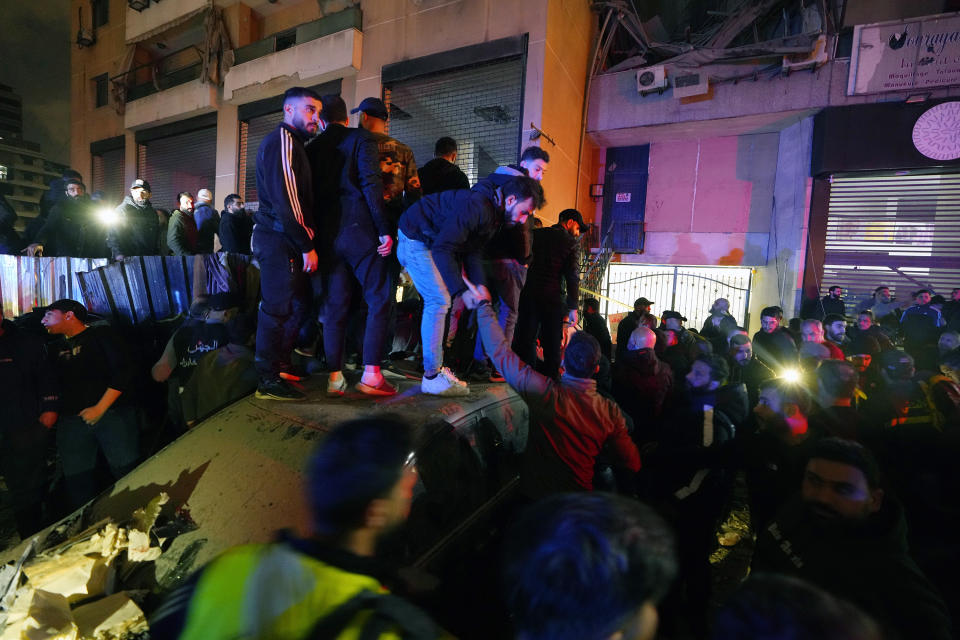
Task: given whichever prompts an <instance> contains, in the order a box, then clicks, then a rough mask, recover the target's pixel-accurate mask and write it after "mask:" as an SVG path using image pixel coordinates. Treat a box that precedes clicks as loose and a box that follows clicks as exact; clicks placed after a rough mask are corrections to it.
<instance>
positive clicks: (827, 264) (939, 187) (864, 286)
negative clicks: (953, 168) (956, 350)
mask: <svg viewBox="0 0 960 640" xmlns="http://www.w3.org/2000/svg"><path fill="white" fill-rule="evenodd" d="M825 249H826V253H825V257H824V269H823V282H822V283H821V284H822V286H821V289H822V291H821V295H825V294H826V288H827V287H830V286H834V285H839V286H841V287H843V289H844V297H845V299H846V300H847V304H848V306H847V312H848V313H851V312H853V311H854V308H855V305H856V304H857V303H858V302H859V301H860V300H863V299H866V298H869V297H870V295H871V294H872V293H873V290H874V289H875V288H876V287H878V286H881V285H887V286H889V287H890V290H891V293H893V294H894V295H895V296H896V297H897V298H898V299H900V300H905V299H908V298H909V296H910V293H911V292H912V291H914V290H916V289H920V288H929V289H932V290H933V291H935V292H936V293H940V294H943V295H945V296H948V295H949V293H950V290H951V289H952V288H954V287H956V286H958V283H960V174H920V175H916V174H915V175H890V174H887V175H871V176H862V175H835V176H833V177H832V179H831V187H830V208H829V212H828V217H827V237H826V246H825Z"/></svg>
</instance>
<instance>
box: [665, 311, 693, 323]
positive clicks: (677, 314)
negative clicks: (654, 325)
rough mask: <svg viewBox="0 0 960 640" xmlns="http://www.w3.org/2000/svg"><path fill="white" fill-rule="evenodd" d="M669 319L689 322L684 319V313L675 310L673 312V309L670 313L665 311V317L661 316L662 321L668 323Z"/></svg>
mask: <svg viewBox="0 0 960 640" xmlns="http://www.w3.org/2000/svg"><path fill="white" fill-rule="evenodd" d="M667 318H676V319H677V320H679V321H680V322H686V321H687V319H686V318H684V317H683V314H682V313H680V312H679V311H674V310H672V309H671V310H670V311H664V312H663V316H661V319H662V320H664V321H666V320H667Z"/></svg>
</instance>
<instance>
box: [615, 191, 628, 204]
mask: <svg viewBox="0 0 960 640" xmlns="http://www.w3.org/2000/svg"><path fill="white" fill-rule="evenodd" d="M631 195H632V194H631V193H630V192H629V191H626V192H623V193H618V194H617V202H630V196H631Z"/></svg>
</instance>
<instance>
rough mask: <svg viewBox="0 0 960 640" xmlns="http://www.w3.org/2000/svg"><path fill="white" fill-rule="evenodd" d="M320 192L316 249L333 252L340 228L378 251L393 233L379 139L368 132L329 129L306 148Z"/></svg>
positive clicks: (332, 125) (333, 125)
mask: <svg viewBox="0 0 960 640" xmlns="http://www.w3.org/2000/svg"><path fill="white" fill-rule="evenodd" d="M307 158H308V159H309V160H310V169H311V172H312V175H313V185H314V188H315V190H316V193H315V196H316V212H317V223H318V225H319V231H320V233H319V234H318V237H317V245H318V246H317V248H318V250H321V251H332V250H333V246H334V240H335V239H336V236H337V235H338V234H339V233H340V231H341V230H342V229H346V228H347V227H357V228H359V229H360V230H361V231H363V232H364V235H365V236H368V237H369V239H370V242H371V243H372V244H373V246H374V247H375V246H376V245H378V244H380V243H379V238H378V236H386V235H390V226H389V224H388V222H387V217H386V214H385V213H384V210H383V179H382V177H381V175H380V159H379V151H378V147H377V141H376V140H375V139H374V138H373V136H372V135H371V134H370V133H369V132H368V131H366V130H364V129H350V128H347V127H344V126H343V125H340V124H331V125H329V126H328V127H327V128H326V130H324V132H323V133H321V134H320V135H319V136H317V137H316V138H315V139H314V140H313V142H311V143H310V144H309V145H307Z"/></svg>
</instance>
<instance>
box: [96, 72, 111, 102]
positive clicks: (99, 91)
mask: <svg viewBox="0 0 960 640" xmlns="http://www.w3.org/2000/svg"><path fill="white" fill-rule="evenodd" d="M107 82H108V81H107V74H105V73H103V74H101V75H99V76H97V77H96V78H94V79H93V83H94V87H95V94H96V100H97V102H96V106H98V107H105V106H106V105H107V101H108V100H109V97H110V96H109V91H108V90H107V87H108V84H107Z"/></svg>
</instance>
